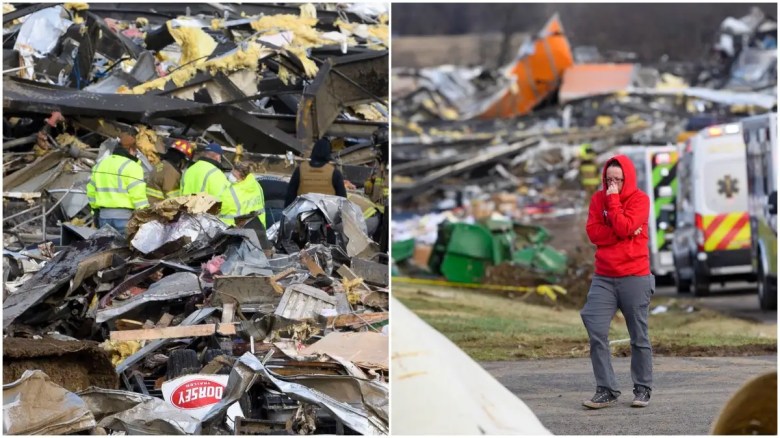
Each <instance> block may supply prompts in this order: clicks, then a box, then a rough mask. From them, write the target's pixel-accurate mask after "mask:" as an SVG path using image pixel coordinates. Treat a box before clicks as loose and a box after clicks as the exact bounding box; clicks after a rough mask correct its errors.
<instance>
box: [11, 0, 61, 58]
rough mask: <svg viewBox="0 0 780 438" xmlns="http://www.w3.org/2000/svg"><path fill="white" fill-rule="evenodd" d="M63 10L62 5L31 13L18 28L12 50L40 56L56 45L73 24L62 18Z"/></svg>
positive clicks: (22, 53) (23, 54)
mask: <svg viewBox="0 0 780 438" xmlns="http://www.w3.org/2000/svg"><path fill="white" fill-rule="evenodd" d="M64 14H65V10H64V9H63V8H62V6H54V7H52V8H47V9H42V10H40V11H38V12H35V13H34V14H31V15H30V16H29V17H27V19H26V20H25V21H24V24H22V27H21V29H19V36H17V37H16V43H15V44H14V50H18V51H19V53H20V54H21V55H22V56H28V55H33V56H35V57H38V58H42V57H43V56H44V55H46V54H47V53H49V52H51V51H52V50H54V48H55V47H57V43H58V42H59V40H60V37H61V36H62V35H63V34H65V32H66V31H67V30H68V28H69V27H70V26H71V25H72V24H73V22H72V21H70V20H67V19H65V18H62V16H63V15H64Z"/></svg>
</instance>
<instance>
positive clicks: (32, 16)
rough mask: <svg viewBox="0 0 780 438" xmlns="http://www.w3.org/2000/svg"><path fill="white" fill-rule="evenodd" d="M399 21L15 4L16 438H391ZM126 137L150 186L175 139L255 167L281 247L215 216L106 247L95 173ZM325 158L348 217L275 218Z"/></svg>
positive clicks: (356, 12) (152, 228)
mask: <svg viewBox="0 0 780 438" xmlns="http://www.w3.org/2000/svg"><path fill="white" fill-rule="evenodd" d="M387 17H388V13H387V8H386V6H384V5H360V4H356V5H349V4H338V5H336V4H333V5H324V4H316V5H314V4H295V5H287V4H245V5H238V4H213V5H212V4H84V3H72V4H64V5H57V4H35V5H32V4H15V5H11V4H8V5H4V14H3V26H4V56H3V69H4V77H3V122H4V126H3V158H4V159H3V183H4V184H3V204H4V211H5V213H4V217H3V242H4V245H3V246H4V248H3V249H4V251H3V266H4V269H3V274H4V278H3V280H4V281H3V286H4V288H3V289H4V290H3V292H4V294H3V296H4V301H3V331H4V342H3V362H4V369H3V371H4V373H3V383H4V388H3V390H4V395H5V396H6V397H5V398H6V400H10V399H11V398H13V397H16V399H18V400H20V402H18V403H13V404H9V405H4V411H6V413H7V414H8V415H12V414H13V415H12V416H11V417H7V418H14V420H13V421H11V422H10V423H9V424H5V425H4V430H5V431H6V433H9V434H34V433H47V434H67V433H79V432H84V431H88V432H92V433H127V434H137V433H144V434H216V433H237V434H273V433H298V434H314V433H318V434H320V433H330V434H351V433H360V434H386V433H387V432H388V425H389V422H388V388H387V381H388V380H387V379H388V373H389V369H388V357H387V351H388V343H387V342H388V341H387V332H388V326H387V324H388V321H389V314H388V310H389V306H388V294H389V290H388V285H389V282H388V278H387V271H388V269H387V265H388V257H387V246H388V237H387V234H388V221H387V216H386V215H385V214H383V213H384V206H385V205H386V198H385V196H384V193H383V190H382V189H383V187H386V185H385V184H386V181H387V172H388V169H389V149H388V109H387V108H388V105H387V96H388V85H389V83H388V74H387V72H388V68H389V66H388V26H387ZM128 131H129V132H132V135H133V136H134V137H135V142H136V145H137V146H138V149H139V154H138V156H139V159H140V163H141V165H142V167H143V168H144V171H145V172H149V171H151V169H152V168H153V166H154V165H155V164H156V163H157V162H159V161H160V158H161V156H162V155H163V154H164V153H165V151H166V149H167V148H168V147H169V146H170V143H171V142H172V141H173V140H174V139H177V138H187V139H190V140H192V142H193V143H194V144H195V145H196V146H197V147H198V148H200V147H202V146H204V145H206V144H207V143H209V142H217V143H219V144H221V145H223V150H224V151H225V154H224V158H225V159H224V160H223V162H222V163H221V164H222V165H223V167H224V170H226V171H229V170H230V168H231V167H232V166H233V165H235V164H237V163H239V162H240V163H242V164H248V165H249V166H250V168H251V169H252V170H253V172H254V175H255V176H256V178H257V179H258V182H259V183H260V184H261V186H262V187H263V190H264V194H265V203H266V214H267V215H268V224H267V225H268V229H267V233H266V236H265V237H267V240H268V242H261V241H260V240H259V236H258V235H256V234H255V233H254V231H252V230H244V229H240V228H232V227H227V226H226V225H225V224H224V223H223V222H222V221H220V220H219V218H218V217H217V214H218V211H219V200H217V199H215V198H212V197H210V196H208V195H205V194H200V195H189V196H181V197H173V198H170V199H166V200H164V201H162V202H160V203H158V204H155V205H153V206H151V207H150V208H147V209H142V210H137V211H136V212H135V213H134V215H133V217H132V219H131V221H130V224H129V226H128V232H127V234H126V235H122V234H119V233H117V232H116V230H114V229H113V228H111V227H109V226H104V227H102V228H100V229H97V228H95V226H94V218H93V216H92V212H91V211H90V208H89V204H88V199H87V195H86V184H87V181H88V180H89V178H90V172H91V169H92V167H93V166H95V164H96V162H98V161H99V160H101V159H102V158H103V157H104V156H106V155H108V154H110V153H111V151H112V150H113V149H114V148H115V147H117V145H118V141H117V138H116V137H117V136H118V134H119V133H120V132H128ZM320 138H328V139H330V141H331V143H332V144H333V149H334V152H333V157H332V158H333V160H332V161H333V162H334V164H335V165H336V166H337V167H338V168H339V169H340V170H341V172H342V173H343V175H344V178H345V183H346V184H345V185H346V186H347V189H348V198H347V199H345V198H341V197H337V196H330V195H319V194H307V195H301V196H299V197H298V198H297V199H295V201H294V202H293V203H292V204H291V205H288V206H285V193H286V188H287V183H288V181H289V179H290V174H291V173H292V171H293V169H294V168H295V166H296V165H297V164H298V163H300V162H303V161H305V160H306V159H307V157H308V156H309V153H310V152H311V149H312V146H313V144H314V142H315V141H316V140H317V139H320ZM374 218H376V219H374ZM371 220H373V226H371V225H368V226H367V222H369V224H371V223H372V222H371ZM43 408H45V412H46V413H47V415H45V416H43V417H40V416H34V415H29V413H31V412H41V410H42V409H43Z"/></svg>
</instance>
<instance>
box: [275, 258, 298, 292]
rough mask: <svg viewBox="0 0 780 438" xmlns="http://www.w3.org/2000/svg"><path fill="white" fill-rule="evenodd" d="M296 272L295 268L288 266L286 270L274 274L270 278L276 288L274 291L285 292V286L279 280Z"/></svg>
mask: <svg viewBox="0 0 780 438" xmlns="http://www.w3.org/2000/svg"><path fill="white" fill-rule="evenodd" d="M301 253H303V251H301ZM294 273H295V268H287V269H285V270H284V271H282V272H280V273H278V274H276V275H274V276H273V277H271V278H270V280H271V287H273V288H274V291H275V292H276V293H278V294H280V295H281V294H283V293H284V288H283V287H282V285H281V284H279V283H278V281H279V280H281V279H282V278H284V277H287V276H288V275H291V274H294Z"/></svg>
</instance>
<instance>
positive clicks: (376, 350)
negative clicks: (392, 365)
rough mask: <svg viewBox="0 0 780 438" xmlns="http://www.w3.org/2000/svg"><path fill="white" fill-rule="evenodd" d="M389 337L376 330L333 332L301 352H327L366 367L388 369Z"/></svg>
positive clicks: (306, 353)
mask: <svg viewBox="0 0 780 438" xmlns="http://www.w3.org/2000/svg"><path fill="white" fill-rule="evenodd" d="M387 340H388V338H387V336H385V335H383V334H381V333H375V332H359V333H358V332H333V333H331V334H329V335H327V336H325V337H324V338H322V339H321V340H319V341H317V342H315V343H314V344H312V345H309V346H308V347H306V348H304V349H303V350H302V351H301V354H302V355H304V356H308V355H311V354H327V355H331V356H336V357H339V358H341V359H346V360H348V361H350V362H352V363H354V364H355V365H358V366H362V367H364V368H381V369H383V370H387V369H388V365H389V356H388V348H389V346H388V341H387Z"/></svg>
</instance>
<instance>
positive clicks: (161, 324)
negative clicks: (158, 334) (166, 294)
mask: <svg viewBox="0 0 780 438" xmlns="http://www.w3.org/2000/svg"><path fill="white" fill-rule="evenodd" d="M171 322H173V315H171V314H170V313H167V312H166V313H163V316H161V317H160V320H159V321H157V325H155V327H156V328H165V327H168V326H169V325H171Z"/></svg>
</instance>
